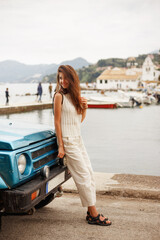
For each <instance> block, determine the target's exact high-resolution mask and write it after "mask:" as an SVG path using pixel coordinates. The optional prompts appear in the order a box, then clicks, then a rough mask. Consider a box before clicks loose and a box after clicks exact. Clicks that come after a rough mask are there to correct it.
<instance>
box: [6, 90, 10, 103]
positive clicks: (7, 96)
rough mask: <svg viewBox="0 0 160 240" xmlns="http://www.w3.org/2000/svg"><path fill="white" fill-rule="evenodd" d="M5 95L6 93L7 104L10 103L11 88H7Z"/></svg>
mask: <svg viewBox="0 0 160 240" xmlns="http://www.w3.org/2000/svg"><path fill="white" fill-rule="evenodd" d="M5 95H6V105H9V97H10V96H9V90H8V88H6V91H5Z"/></svg>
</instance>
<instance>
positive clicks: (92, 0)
mask: <svg viewBox="0 0 160 240" xmlns="http://www.w3.org/2000/svg"><path fill="white" fill-rule="evenodd" d="M159 48H160V0H0V61H4V60H8V59H10V60H17V61H20V62H22V63H27V64H40V63H57V64H58V63H60V62H62V61H64V60H71V59H74V58H77V57H83V58H85V59H86V60H87V61H89V62H91V63H95V62H97V61H98V60H99V59H102V58H109V57H122V58H123V57H129V56H137V55H138V54H143V53H148V52H150V51H153V50H155V49H159Z"/></svg>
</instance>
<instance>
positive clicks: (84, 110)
mask: <svg viewBox="0 0 160 240" xmlns="http://www.w3.org/2000/svg"><path fill="white" fill-rule="evenodd" d="M86 112H87V109H83V111H82V119H81V122H83V120H84V119H85V117H86Z"/></svg>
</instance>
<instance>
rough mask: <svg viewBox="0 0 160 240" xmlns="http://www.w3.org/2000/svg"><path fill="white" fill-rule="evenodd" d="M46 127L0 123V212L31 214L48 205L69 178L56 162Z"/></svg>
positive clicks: (51, 132)
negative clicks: (37, 207) (38, 207)
mask: <svg viewBox="0 0 160 240" xmlns="http://www.w3.org/2000/svg"><path fill="white" fill-rule="evenodd" d="M57 154H58V148H57V141H56V135H55V131H54V130H53V129H52V128H51V127H48V126H43V125H33V124H26V123H21V122H14V121H10V120H6V119H5V120H0V212H5V213H22V212H28V213H29V212H30V213H31V212H32V211H33V209H34V208H35V207H36V206H44V205H46V204H48V203H49V202H50V201H51V200H52V199H53V198H54V197H55V194H56V193H57V191H58V188H59V186H60V185H61V184H63V183H64V182H65V181H67V180H68V179H69V178H70V177H71V176H70V174H69V173H68V170H67V167H66V166H65V165H64V161H63V160H62V159H58V158H57Z"/></svg>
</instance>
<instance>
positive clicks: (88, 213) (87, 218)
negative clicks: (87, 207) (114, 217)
mask: <svg viewBox="0 0 160 240" xmlns="http://www.w3.org/2000/svg"><path fill="white" fill-rule="evenodd" d="M100 215H101V216H102V217H104V216H103V214H100ZM90 216H91V215H90V212H89V211H87V216H86V221H88V220H89V217H90ZM106 220H108V217H106Z"/></svg>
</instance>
